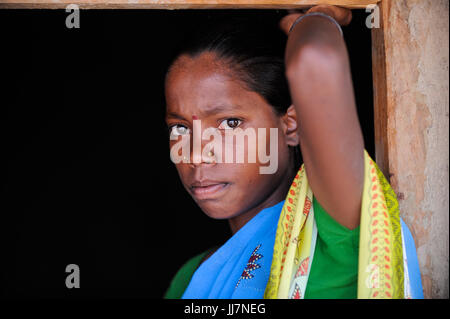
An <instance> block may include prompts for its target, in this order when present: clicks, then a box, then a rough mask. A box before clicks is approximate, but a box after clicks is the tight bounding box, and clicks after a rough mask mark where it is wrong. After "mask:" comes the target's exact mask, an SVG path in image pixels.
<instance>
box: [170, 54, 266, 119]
mask: <svg viewBox="0 0 450 319" xmlns="http://www.w3.org/2000/svg"><path fill="white" fill-rule="evenodd" d="M165 94H166V105H167V110H170V111H171V112H177V113H194V114H195V113H199V114H201V113H202V112H208V111H209V110H210V109H211V108H215V107H217V106H239V107H241V108H244V109H245V108H246V107H250V108H252V109H254V108H255V107H258V105H257V104H261V103H265V100H264V99H263V98H262V97H261V96H260V95H259V94H257V93H256V92H252V91H249V90H248V89H247V88H246V86H245V85H244V84H243V83H242V82H241V81H240V80H239V79H238V78H237V77H236V76H234V75H233V74H232V71H231V70H230V69H229V68H227V67H226V66H225V65H224V64H223V63H220V62H218V61H217V59H215V58H214V56H212V55H210V54H202V55H201V56H199V57H197V58H194V59H192V58H189V57H186V56H185V57H182V58H181V59H179V60H178V61H177V62H176V64H174V67H173V68H172V70H171V71H170V72H169V74H168V77H167V79H166V86H165Z"/></svg>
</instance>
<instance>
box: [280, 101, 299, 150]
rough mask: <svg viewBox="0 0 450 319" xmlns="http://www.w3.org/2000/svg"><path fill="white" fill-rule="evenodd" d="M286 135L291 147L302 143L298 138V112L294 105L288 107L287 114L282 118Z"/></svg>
mask: <svg viewBox="0 0 450 319" xmlns="http://www.w3.org/2000/svg"><path fill="white" fill-rule="evenodd" d="M281 121H282V125H283V131H284V135H285V136H286V142H287V144H288V145H289V146H297V145H298V144H299V143H300V140H299V136H298V126H297V125H298V124H297V112H296V111H295V107H294V105H293V104H291V106H289V107H288V109H287V111H286V114H284V115H283V116H282V117H281Z"/></svg>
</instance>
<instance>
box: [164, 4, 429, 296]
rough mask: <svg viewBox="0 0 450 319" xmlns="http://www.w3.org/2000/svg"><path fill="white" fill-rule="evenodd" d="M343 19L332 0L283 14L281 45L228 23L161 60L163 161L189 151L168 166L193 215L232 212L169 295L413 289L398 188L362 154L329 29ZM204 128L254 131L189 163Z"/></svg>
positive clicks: (343, 61) (338, 46)
mask: <svg viewBox="0 0 450 319" xmlns="http://www.w3.org/2000/svg"><path fill="white" fill-rule="evenodd" d="M350 21H351V11H350V10H347V9H344V8H339V7H335V6H315V7H312V8H311V9H309V10H308V11H307V12H306V13H305V14H303V13H298V12H294V13H290V14H288V15H287V16H285V17H284V18H283V19H282V20H281V21H280V28H281V29H282V30H283V31H284V33H285V34H287V35H288V38H287V43H286V42H285V38H284V39H283V38H282V36H280V35H279V34H278V32H280V31H279V30H267V29H264V28H262V27H261V26H259V25H246V24H239V25H235V24H234V23H233V22H231V21H230V23H229V24H227V25H225V26H218V27H217V28H215V29H214V30H211V31H210V32H209V33H208V34H207V35H206V36H204V37H201V38H199V39H197V40H196V41H194V42H193V43H191V44H190V45H189V46H188V47H187V48H185V49H184V50H183V51H182V52H181V53H180V54H179V55H178V56H177V57H176V58H175V59H174V61H173V62H172V63H171V65H170V68H169V70H168V72H167V74H166V82H165V94H166V103H167V112H166V121H167V125H168V127H169V131H170V134H171V141H170V146H171V149H172V150H174V149H176V151H175V152H173V153H172V155H177V156H178V155H179V151H180V150H181V148H180V147H179V145H181V144H183V143H184V146H187V149H189V152H187V153H186V152H185V153H184V155H181V158H182V160H179V161H176V168H177V170H178V173H179V176H180V178H181V181H182V183H183V185H184V186H185V188H186V190H187V191H188V192H189V194H190V195H191V196H192V197H193V199H194V200H195V201H196V203H197V204H198V205H199V207H200V208H201V209H202V211H203V212H204V213H205V214H207V215H208V216H210V217H212V218H216V219H228V221H229V224H230V227H231V230H232V233H233V236H232V237H231V238H230V239H229V240H228V241H227V242H226V243H225V244H224V245H223V246H222V247H220V248H218V249H216V250H209V251H207V252H204V253H203V254H201V255H199V256H196V257H194V258H192V259H191V260H190V261H188V262H187V263H186V264H185V265H184V266H183V267H182V268H181V269H180V271H179V272H178V273H177V275H176V276H175V278H174V279H173V281H172V283H171V286H170V287H169V290H168V292H167V293H166V298H181V297H182V298H263V297H266V298H356V297H360V298H403V297H420V296H421V287H420V277H418V274H419V273H418V267H417V257H416V256H415V249H414V243H413V242H412V239H411V236H410V233H409V231H408V230H407V228H406V226H405V225H404V224H403V223H402V222H401V221H400V218H399V215H398V206H396V199H395V194H393V192H392V189H390V187H389V184H387V182H386V180H385V179H384V177H383V176H382V174H381V173H380V172H379V170H378V168H377V167H376V165H375V163H373V161H372V160H371V159H370V158H369V157H368V155H367V153H366V152H365V150H364V143H363V137H362V132H361V129H360V125H359V122H358V117H357V113H356V106H355V100H354V94H353V85H352V79H351V73H350V66H349V60H348V55H347V50H346V46H345V42H344V39H343V37H342V31H341V29H340V26H339V24H340V25H347V24H348V23H350ZM281 35H282V34H281ZM283 41H284V42H283ZM280 43H282V45H280ZM199 124H201V125H199ZM206 128H214V129H215V130H216V131H217V132H218V133H219V137H220V136H222V137H224V136H225V135H226V134H228V133H230V132H238V133H236V134H237V135H239V134H243V133H242V132H248V131H252V130H253V132H255V134H257V135H258V143H253V142H250V136H251V134H249V135H246V137H247V140H245V139H243V141H246V142H244V143H241V144H240V145H237V140H238V139H237V138H235V139H234V140H233V139H231V142H230V140H227V139H226V138H224V139H222V140H221V142H220V143H218V144H217V143H216V144H214V145H215V147H211V143H209V140H200V141H201V142H200V148H201V149H202V152H201V153H200V154H201V155H200V157H199V156H198V154H199V153H198V152H197V153H196V152H195V151H194V150H193V149H194V148H195V147H196V145H195V143H196V142H195V139H196V138H195V134H196V131H197V133H199V132H200V133H201V132H204V129H206ZM273 129H276V130H275V131H273V132H276V135H273V134H269V131H270V132H272V130H273ZM262 131H264V132H265V133H266V134H263V135H264V137H265V140H264V139H262V140H260V139H259V133H261V132H262ZM269 135H270V137H269ZM215 136H216V137H217V135H215ZM186 137H187V139H186ZM183 138H185V139H184V140H183ZM183 141H184V142H183ZM227 141H228V142H227ZM180 143H181V144H180ZM208 143H209V144H208ZM176 145H178V146H177V147H176ZM274 145H275V147H274ZM198 146H199V145H198V142H197V147H198ZM217 146H220V147H217ZM299 146H300V149H301V155H302V157H303V166H301V167H300V162H299V152H298V147H299ZM206 148H208V149H207V150H206ZM219 148H220V151H219ZM233 148H238V149H239V148H240V151H242V152H243V154H245V155H248V154H249V153H252V152H256V153H257V154H258V155H259V154H260V149H263V150H265V151H263V153H264V152H265V153H267V152H266V151H267V150H270V152H271V153H274V152H275V153H276V158H275V160H276V163H275V166H276V169H275V170H274V171H271V173H269V174H262V173H261V167H264V166H267V161H265V160H263V159H261V157H259V156H258V158H257V160H256V161H254V162H252V161H247V162H243V163H242V162H240V161H236V157H233V161H232V163H230V162H227V161H226V160H224V158H225V155H224V154H225V153H226V151H229V150H230V149H233ZM183 150H184V151H185V150H186V148H185V149H183ZM195 154H197V158H196V155H195ZM271 155H273V154H271ZM245 158H247V157H245ZM263 158H264V157H263ZM272 160H273V158H272ZM272 164H273V163H270V165H272ZM299 168H300V170H299ZM405 242H406V243H407V244H406V245H405ZM406 257H410V258H409V261H407V258H406ZM411 264H413V266H411ZM408 270H409V274H408ZM411 278H413V279H412V280H410V279H411Z"/></svg>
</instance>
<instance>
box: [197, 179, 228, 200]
mask: <svg viewBox="0 0 450 319" xmlns="http://www.w3.org/2000/svg"><path fill="white" fill-rule="evenodd" d="M228 186H229V183H225V182H216V181H202V182H195V183H193V184H191V192H192V194H193V195H194V197H195V198H196V199H213V198H216V197H218V196H219V195H220V193H221V192H223V191H224V190H225V189H226V188H227V187H228Z"/></svg>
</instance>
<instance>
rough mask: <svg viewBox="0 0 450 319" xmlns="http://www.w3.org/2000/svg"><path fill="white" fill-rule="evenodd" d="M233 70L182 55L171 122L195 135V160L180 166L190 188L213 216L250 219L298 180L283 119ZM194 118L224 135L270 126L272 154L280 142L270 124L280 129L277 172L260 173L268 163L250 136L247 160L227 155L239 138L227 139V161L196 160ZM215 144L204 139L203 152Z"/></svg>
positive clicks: (170, 100)
mask: <svg viewBox="0 0 450 319" xmlns="http://www.w3.org/2000/svg"><path fill="white" fill-rule="evenodd" d="M230 74H231V73H230V70H229V69H227V68H225V67H224V66H222V65H221V64H220V63H218V62H217V60H216V59H215V58H214V55H213V54H211V53H203V54H202V55H200V56H199V57H197V58H195V59H191V58H190V57H187V56H181V57H179V58H178V60H177V61H176V63H175V67H173V68H172V70H171V71H170V72H169V74H168V76H167V78H166V86H165V94H166V104H167V110H166V111H167V113H166V122H167V125H168V127H169V131H170V132H172V134H173V133H175V134H176V135H180V134H181V135H182V134H191V135H190V143H189V147H190V159H189V160H190V163H183V162H180V163H178V164H176V168H177V170H178V173H179V175H180V178H181V181H182V183H183V185H184V187H185V188H186V190H187V191H188V192H189V194H190V195H191V196H192V197H193V199H194V200H195V201H196V203H197V204H198V205H199V206H200V208H201V209H202V210H203V211H204V212H205V213H206V214H207V215H208V216H210V217H212V218H217V219H233V218H240V219H243V220H246V221H248V220H249V219H251V218H252V217H253V216H254V215H255V214H256V213H258V212H259V211H260V210H261V209H263V208H266V207H269V206H272V205H274V204H276V203H278V202H279V201H281V200H283V199H284V198H285V196H286V193H287V190H288V188H289V185H290V182H291V178H292V166H291V165H292V162H291V161H290V160H289V158H290V156H289V148H288V142H287V139H286V136H285V131H286V125H284V121H283V119H282V117H280V116H278V115H276V114H275V112H274V110H273V108H272V107H271V106H270V105H269V104H268V103H267V102H266V101H265V100H264V99H263V98H262V97H261V96H260V95H259V94H257V93H255V92H251V91H248V90H247V89H246V88H245V87H244V86H243V85H242V83H241V82H239V81H238V80H237V79H234V78H233V77H232V76H230ZM194 120H200V121H196V123H200V124H201V131H202V132H203V131H204V130H205V129H207V128H210V127H213V128H216V129H218V132H220V134H221V135H222V136H225V133H226V132H227V130H233V129H234V130H236V128H237V127H239V128H241V129H242V130H245V129H248V128H251V129H254V132H256V133H258V128H264V129H265V130H266V150H267V151H266V152H267V153H269V150H270V143H273V142H274V141H271V140H270V138H269V137H270V135H269V128H277V129H278V134H277V135H276V138H277V139H278V141H277V142H278V147H277V149H276V152H277V153H278V154H277V157H276V160H277V161H278V167H277V170H276V171H275V172H274V173H273V174H261V173H260V167H261V166H268V163H265V164H261V162H260V160H259V157H258V152H257V151H256V150H257V145H256V144H257V143H256V144H253V143H248V140H245V143H244V144H243V145H241V150H242V151H243V153H244V159H245V160H244V163H236V162H235V161H236V159H235V158H234V160H233V163H228V162H225V161H226V160H225V157H224V156H225V154H224V153H225V152H226V151H227V150H229V148H231V147H236V140H233V142H232V143H225V142H223V144H222V146H223V149H222V154H223V156H222V163H217V158H215V159H213V160H210V159H209V160H207V161H201V162H200V163H193V150H192V146H193V142H192V140H193V136H192V135H193V134H192V133H193V125H194ZM228 132H230V131H228ZM181 135H180V136H178V139H176V140H171V141H170V147H171V148H172V147H173V146H174V145H175V144H176V143H179V142H180V141H181ZM223 141H225V139H223ZM209 142H210V140H203V141H202V144H201V145H202V150H203V147H204V146H205V145H206V144H208V143H209ZM213 151H214V150H213ZM253 151H256V162H254V163H249V162H248V157H247V155H248V152H253ZM276 152H275V153H276ZM215 153H217V152H216V151H214V155H213V156H212V158H214V156H216V154H215ZM209 154H212V153H209Z"/></svg>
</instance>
